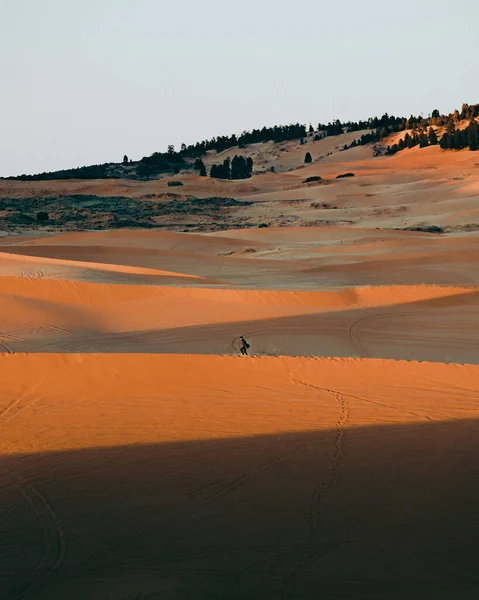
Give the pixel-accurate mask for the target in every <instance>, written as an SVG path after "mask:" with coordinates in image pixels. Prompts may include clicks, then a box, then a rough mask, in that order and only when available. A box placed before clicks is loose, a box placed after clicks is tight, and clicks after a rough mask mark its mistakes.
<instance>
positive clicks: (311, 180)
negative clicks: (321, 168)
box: [302, 175, 322, 183]
mask: <svg viewBox="0 0 479 600" xmlns="http://www.w3.org/2000/svg"><path fill="white" fill-rule="evenodd" d="M313 181H322V177H319V175H313V176H312V177H308V178H307V179H305V180H304V181H303V182H302V183H312V182H313Z"/></svg>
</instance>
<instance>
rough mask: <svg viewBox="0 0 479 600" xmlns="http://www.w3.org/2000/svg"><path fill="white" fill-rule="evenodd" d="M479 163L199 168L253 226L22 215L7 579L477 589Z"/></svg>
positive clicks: (5, 389)
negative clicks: (225, 176) (55, 222)
mask: <svg viewBox="0 0 479 600" xmlns="http://www.w3.org/2000/svg"><path fill="white" fill-rule="evenodd" d="M328 143H329V142H328ZM431 150H432V151H431ZM295 151H296V150H295ZM291 152H292V154H291V155H290V156H289V159H288V160H290V161H291V165H293V166H294V161H293V158H294V156H295V155H294V152H293V150H292V151H291ZM298 152H303V150H302V149H300V150H299V151H298ZM285 156H286V155H285ZM298 156H299V154H298ZM291 157H293V158H291ZM273 158H274V157H273ZM265 160H266V159H265ZM271 160H273V159H271ZM278 160H279V159H278ZM284 160H285V161H286V158H284ZM335 161H336V162H335ZM476 163H477V164H479V155H477V153H471V152H460V153H450V154H443V153H440V152H439V151H438V149H436V148H432V149H429V148H428V149H424V150H421V151H419V149H416V150H413V151H410V152H406V153H403V154H400V155H397V156H395V157H393V158H378V159H372V158H371V157H367V156H364V149H356V150H351V151H348V152H343V153H338V154H337V155H335V154H333V156H329V157H328V158H326V159H324V160H323V161H322V162H320V163H318V164H316V163H314V164H313V165H312V166H310V167H307V168H302V169H300V170H296V171H287V172H284V173H278V174H273V173H271V174H266V175H258V176H256V177H253V178H252V180H250V182H248V183H245V184H241V185H239V184H234V183H232V182H224V183H218V184H217V182H213V183H212V182H211V181H210V180H208V181H199V179H200V178H194V177H192V176H191V177H190V176H188V177H190V179H188V177H186V178H185V187H188V186H190V188H191V190H190V191H188V190H187V191H188V193H190V192H192V191H194V193H195V194H196V195H197V196H198V197H201V196H202V195H203V196H204V197H207V196H208V195H211V193H212V192H211V189H210V188H211V186H216V187H217V188H218V190H215V192H214V193H215V194H216V193H217V195H224V196H228V197H238V198H243V199H248V200H249V201H251V204H250V205H248V208H247V209H244V210H245V214H244V215H242V216H241V215H240V216H239V217H238V218H244V219H246V220H249V221H248V223H249V224H248V226H247V227H245V228H240V227H237V225H236V226H235V227H236V228H234V229H225V230H223V231H215V232H209V231H207V229H208V227H207V223H203V224H202V228H203V229H204V230H203V231H195V232H191V231H190V232H179V231H169V230H166V229H153V230H131V229H127V230H123V229H122V230H106V231H83V232H54V231H38V230H35V231H33V230H32V231H24V232H20V233H19V232H16V233H15V235H12V232H11V231H6V232H5V235H4V237H2V238H1V239H0V250H1V252H0V345H1V347H2V352H3V353H2V354H1V356H0V364H1V368H2V383H1V387H0V391H1V394H0V478H1V480H2V482H1V486H0V540H1V544H0V598H2V599H4V600H15V599H17V598H18V599H19V598H25V599H27V600H64V599H67V598H68V599H71V600H84V599H87V598H88V599H93V600H96V599H98V600H156V599H165V600H219V599H222V600H223V599H224V600H229V599H232V600H233V599H234V600H240V599H249V598H251V599H256V598H258V599H266V600H269V599H273V600H275V599H277V600H286V599H291V600H293V599H298V600H302V599H304V600H306V599H307V600H309V599H311V600H313V599H318V598H321V599H324V600H333V599H334V600H356V599H360V600H362V599H377V600H389V599H391V600H406V599H407V600H416V599H417V600H475V599H476V598H478V597H479V571H478V568H477V564H478V556H479V550H478V546H479V508H478V507H479V468H478V462H479V427H478V423H479V421H478V419H479V366H478V365H479V269H478V267H477V264H478V258H479V256H478V254H479V234H478V232H477V229H478V227H477V225H476V224H477V222H478V221H479V219H477V213H478V211H479V209H478V208H477V206H478V199H479V195H478V194H479V184H478V179H477V173H478V171H477V165H476ZM285 165H286V166H288V168H289V166H290V165H289V163H287V162H285ZM349 170H353V171H354V172H355V173H356V177H355V178H351V179H348V180H346V179H345V180H334V182H333V181H332V180H331V183H330V184H319V185H311V186H309V185H308V186H307V187H306V188H304V187H303V188H301V196H298V194H299V192H298V189H299V188H298V186H301V181H300V180H301V178H303V179H304V177H305V176H309V175H315V174H318V175H321V176H324V177H325V178H327V177H334V176H335V174H337V173H340V172H344V171H349ZM230 183H231V185H235V186H236V188H234V189H232V188H230V189H229V190H227V189H225V187H227V186H228V184H230ZM2 185H4V184H2ZM5 185H6V184H5ZM61 185H63V186H64V189H63V188H62V190H61V193H66V192H68V193H94V194H102V193H103V194H107V195H108V194H110V195H111V194H113V193H119V192H118V189H115V190H113V189H112V188H111V186H117V188H118V186H120V187H121V186H122V185H123V186H124V189H123V191H122V192H121V193H122V194H130V195H131V197H138V198H140V197H141V196H142V194H143V195H144V193H145V189H146V188H147V190H148V193H156V192H158V194H160V195H161V194H162V193H163V192H164V191H165V189H166V183H165V182H164V181H159V182H156V183H155V182H150V183H145V184H144V185H145V186H146V188H141V186H142V185H143V184H139V183H137V184H134V183H131V182H123V183H121V182H120V183H118V182H92V183H88V182H63V183H61ZM35 186H36V192H35V193H40V192H41V191H42V190H41V189H40V188H41V187H42V189H43V191H45V188H46V186H47V183H46V182H42V183H41V184H24V183H22V184H18V185H17V184H14V183H12V182H10V183H9V184H8V189H6V188H5V189H4V190H3V192H2V193H3V194H7V193H8V195H9V197H12V198H13V197H15V194H17V195H19V196H22V197H24V196H25V195H26V192H25V188H26V187H30V188H32V187H35ZM58 186H60V183H59V182H55V183H54V184H52V188H51V190H50V193H60V191H59V188H58ZM82 186H83V187H82ZM101 186H103V187H101ZM135 186H136V187H135ZM195 186H196V187H195ZM207 186H210V187H209V188H208V189H207ZM241 186H243V187H241ZM248 186H250V187H249V188H248ZM295 186H296V187H295ZM93 188H94V189H93ZM126 188H129V190H130V191H129V192H127V191H125V190H126ZM140 188H141V189H140ZM164 188H165V189H164ZM65 190H66V192H65ZM79 190H80V191H79ZM92 190H93V191H92ZM152 190H153V191H152ZM155 190H156V191H155ZM370 190H373V191H370ZM28 193H30V194H32V193H33V192H32V191H31V189H30V191H29V192H28ZM162 201H163V200H162ZM311 203H325V204H327V205H328V207H329V208H319V209H318V208H311ZM333 205H334V206H338V208H337V209H332V208H331V207H332V206H333ZM401 207H405V208H401ZM318 211H319V212H320V213H321V214H322V215H323V216H322V217H321V218H319V219H317V218H316V217H314V219H313V217H312V216H311V215H312V213H314V214H315V215H316V214H317V212H318ZM323 213H324V214H323ZM326 213H327V215H328V216H327V219H329V221H328V222H327V223H325V222H323V221H324V220H327V219H326V216H324V215H326ZM333 213H334V217H333V216H331V215H333ZM279 215H283V216H279ZM258 221H267V222H268V225H269V226H268V227H265V228H258V227H253V226H251V224H252V223H253V222H258ZM318 221H319V222H318ZM305 224H307V225H308V226H304V225H305ZM418 224H422V225H424V226H428V225H437V226H440V227H442V228H443V230H444V231H445V233H430V232H427V231H411V230H408V228H410V227H411V226H414V225H418ZM285 225H291V226H289V227H285ZM240 335H244V336H245V337H246V339H247V340H248V342H249V343H250V344H251V356H247V357H243V356H240V354H239V336H240Z"/></svg>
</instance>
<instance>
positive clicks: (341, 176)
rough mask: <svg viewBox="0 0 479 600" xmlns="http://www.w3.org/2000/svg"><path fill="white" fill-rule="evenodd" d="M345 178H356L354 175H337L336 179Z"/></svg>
mask: <svg viewBox="0 0 479 600" xmlns="http://www.w3.org/2000/svg"><path fill="white" fill-rule="evenodd" d="M344 177H356V176H355V174H354V173H341V175H337V177H336V179H343V178H344Z"/></svg>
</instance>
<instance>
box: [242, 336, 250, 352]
mask: <svg viewBox="0 0 479 600" xmlns="http://www.w3.org/2000/svg"><path fill="white" fill-rule="evenodd" d="M240 343H241V348H240V349H241V354H243V355H244V356H247V355H248V348H249V344H248V342H247V341H246V340H245V339H244V337H243V336H241V337H240Z"/></svg>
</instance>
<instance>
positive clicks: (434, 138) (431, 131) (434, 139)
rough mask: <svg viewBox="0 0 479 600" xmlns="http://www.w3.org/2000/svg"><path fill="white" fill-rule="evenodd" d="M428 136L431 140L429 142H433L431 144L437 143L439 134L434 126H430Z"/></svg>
mask: <svg viewBox="0 0 479 600" xmlns="http://www.w3.org/2000/svg"><path fill="white" fill-rule="evenodd" d="M427 137H428V140H429V143H430V144H431V146H436V145H437V135H436V132H435V131H434V129H433V128H432V127H429V132H428V134H427Z"/></svg>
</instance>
